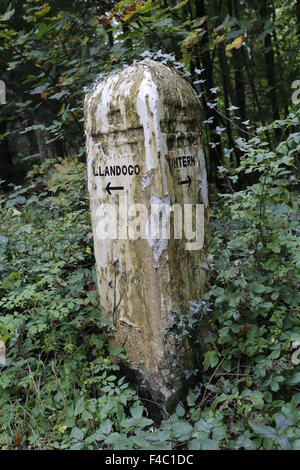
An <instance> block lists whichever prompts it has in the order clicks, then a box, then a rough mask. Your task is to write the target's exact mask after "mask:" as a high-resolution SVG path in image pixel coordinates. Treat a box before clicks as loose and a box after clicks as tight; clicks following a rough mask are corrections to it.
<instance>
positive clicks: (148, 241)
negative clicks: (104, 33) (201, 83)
mask: <svg viewBox="0 0 300 470" xmlns="http://www.w3.org/2000/svg"><path fill="white" fill-rule="evenodd" d="M200 124H201V112H200V108H199V104H198V101H197V98H196V96H195V93H194V91H193V89H192V88H191V86H190V85H189V84H188V83H187V82H186V81H185V80H184V79H183V78H181V77H180V76H179V75H178V74H177V73H176V72H175V71H173V70H171V69H170V68H168V67H166V66H164V65H162V64H159V63H156V62H154V61H151V60H145V61H143V62H140V63H138V64H135V65H133V66H130V67H127V68H125V69H123V70H121V71H119V72H117V73H115V74H113V75H111V76H110V77H108V78H107V79H106V80H105V81H103V82H101V83H99V84H97V85H96V86H95V87H94V89H93V90H92V91H91V92H90V93H89V94H88V95H87V97H86V102H85V130H86V140H87V155H88V185H89V193H90V206H91V216H92V226H93V233H94V246H95V259H96V265H97V275H98V290H99V294H100V301H101V305H102V308H103V312H104V314H105V315H106V316H107V317H109V318H110V319H111V320H112V322H113V325H114V341H115V343H116V344H117V345H121V346H123V347H124V349H125V350H126V353H127V357H128V363H127V364H126V366H127V367H128V368H129V369H130V370H131V372H133V373H134V376H135V379H136V381H137V383H138V385H139V388H140V391H144V393H146V394H148V396H151V398H152V399H153V400H154V401H156V402H160V403H162V404H163V405H164V406H166V407H167V408H172V406H173V404H174V403H175V402H176V400H177V399H178V398H179V397H180V394H181V393H182V390H183V383H184V379H183V370H185V369H187V368H192V366H193V365H194V364H193V363H194V361H195V357H196V356H198V355H199V351H198V350H197V348H198V345H193V344H188V343H185V344H183V345H181V346H183V348H184V350H185V354H184V355H183V357H180V358H179V357H178V355H177V354H176V350H177V348H178V345H176V341H174V339H173V337H172V335H171V334H170V333H168V329H169V328H170V326H172V320H171V319H170V318H171V317H170V313H171V312H172V309H174V307H175V306H177V307H178V308H179V309H181V310H182V311H183V312H184V309H186V307H187V306H188V302H189V301H190V300H193V299H194V300H197V301H200V299H201V296H202V295H203V291H204V286H205V277H206V276H205V270H204V269H203V260H204V259H205V255H206V250H207V242H208V239H209V231H208V198H207V183H206V169H205V160H204V154H203V150H202V146H201V140H200V132H201V129H200ZM103 207H105V208H106V211H107V210H108V212H109V213H108V214H106V218H105V217H103ZM157 207H160V208H161V209H162V211H161V212H160V210H159V217H158V219H157V220H159V221H161V219H162V218H163V217H164V216H165V215H166V213H168V214H167V215H169V226H168V224H167V223H166V224H165V226H164V227H160V232H159V233H160V236H153V231H152V229H153V226H154V219H153V217H152V216H151V213H152V212H153V210H154V209H155V208H157ZM191 207H192V208H194V212H193V211H192V212H189V210H190V208H191ZM107 208H108V209H107ZM197 208H198V209H197ZM115 209H116V210H115ZM197 210H198V212H197ZM151 211H152V212H151ZM164 211H165V213H164ZM141 214H143V217H144V218H142V217H141ZM191 214H192V215H191ZM195 214H196V215H195ZM197 214H198V215H199V217H200V215H201V216H202V219H203V220H202V219H201V220H202V222H203V234H202V236H201V237H200V238H199V240H200V241H199V240H197V243H196V244H195V245H194V244H193V240H192V239H191V236H192V234H193V233H194V232H193V231H191V227H189V223H190V225H193V226H195V224H196V226H198V225H197V220H198V219H197ZM180 216H182V218H180ZM199 220H200V219H199ZM143 221H145V224H143ZM115 222H116V223H117V225H116V227H117V230H116V231H115V230H113V233H114V236H107V237H104V236H103V232H105V230H106V228H107V226H109V225H110V224H113V223H115ZM159 223H160V222H159ZM162 224H163V222H162ZM133 227H134V228H135V231H134V230H133ZM168 228H169V233H170V236H166V233H167V234H168ZM136 231H140V236H136ZM194 231H195V230H194ZM99 233H101V234H102V235H101V236H99Z"/></svg>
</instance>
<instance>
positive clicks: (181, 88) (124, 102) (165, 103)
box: [85, 59, 200, 135]
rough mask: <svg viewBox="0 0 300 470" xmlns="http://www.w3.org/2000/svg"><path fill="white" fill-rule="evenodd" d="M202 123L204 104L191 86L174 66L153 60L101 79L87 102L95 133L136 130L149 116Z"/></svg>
mask: <svg viewBox="0 0 300 470" xmlns="http://www.w3.org/2000/svg"><path fill="white" fill-rule="evenodd" d="M149 113H150V114H153V115H156V116H157V124H158V125H159V124H160V123H162V122H164V121H168V122H169V121H172V120H175V121H177V122H183V123H185V124H186V123H187V122H190V123H191V125H192V126H193V127H195V125H196V126H200V106H199V103H198V100H197V97H196V94H195V92H194V90H193V89H192V87H191V85H190V84H189V83H188V82H187V81H186V80H185V79H183V78H182V77H181V76H180V75H179V74H178V73H177V72H176V71H175V70H174V69H171V68H169V67H167V66H166V65H163V64H161V63H159V62H155V61H153V60H150V59H146V60H143V61H142V62H138V63H136V64H134V65H131V66H129V67H126V68H124V69H122V70H120V71H118V72H116V73H114V74H112V75H110V76H109V77H108V78H106V79H105V80H103V81H102V82H100V83H99V84H98V85H97V86H96V87H95V89H94V90H93V91H92V92H91V93H89V94H88V95H87V97H86V101H85V119H86V129H87V131H88V132H89V133H90V134H91V135H96V134H104V133H110V132H118V131H122V130H125V129H135V128H138V127H140V126H141V125H143V122H144V120H145V119H146V116H149Z"/></svg>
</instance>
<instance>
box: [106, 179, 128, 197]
mask: <svg viewBox="0 0 300 470" xmlns="http://www.w3.org/2000/svg"><path fill="white" fill-rule="evenodd" d="M110 184H111V183H110V182H109V183H107V186H106V188H105V189H106V191H107V192H108V194H109V195H110V196H111V194H112V191H122V190H123V189H124V186H111V185H110Z"/></svg>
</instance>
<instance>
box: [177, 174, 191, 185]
mask: <svg viewBox="0 0 300 470" xmlns="http://www.w3.org/2000/svg"><path fill="white" fill-rule="evenodd" d="M191 182H192V180H191V177H190V176H188V177H187V179H186V180H184V181H178V184H188V185H189V187H190V186H191Z"/></svg>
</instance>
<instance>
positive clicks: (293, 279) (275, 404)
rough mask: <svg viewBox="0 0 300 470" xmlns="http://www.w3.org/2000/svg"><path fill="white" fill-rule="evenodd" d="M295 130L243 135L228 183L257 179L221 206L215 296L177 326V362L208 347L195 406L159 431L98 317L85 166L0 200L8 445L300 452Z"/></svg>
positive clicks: (173, 331)
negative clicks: (192, 344)
mask: <svg viewBox="0 0 300 470" xmlns="http://www.w3.org/2000/svg"><path fill="white" fill-rule="evenodd" d="M298 124H299V116H298V114H296V115H291V116H289V118H288V119H286V120H285V121H282V122H277V123H275V124H274V125H276V126H277V127H278V128H280V129H281V130H282V131H284V132H286V131H287V130H288V127H290V126H293V129H294V132H293V133H290V134H288V133H286V135H287V137H286V138H285V139H282V141H281V143H280V144H279V145H278V147H277V149H276V150H275V151H270V150H268V147H267V145H266V143H265V142H264V141H263V138H262V134H259V133H258V135H257V136H256V137H255V138H253V139H251V140H248V141H245V140H240V141H239V146H240V148H241V149H242V151H243V155H244V156H243V158H242V160H241V165H240V167H239V168H238V169H237V170H236V171H234V174H233V175H230V173H229V170H226V171H228V173H226V177H228V178H229V177H233V178H236V177H239V176H240V175H242V174H243V175H244V174H248V173H249V172H251V175H252V177H253V178H255V179H256V181H255V182H254V183H253V184H252V185H251V186H248V187H247V188H246V189H245V190H241V191H238V192H233V193H232V194H226V195H223V196H220V199H219V200H218V201H216V202H215V204H214V207H213V209H212V215H211V218H212V229H213V237H212V240H213V244H212V247H211V252H210V255H209V256H208V259H207V264H208V268H209V269H210V272H211V277H210V288H209V291H208V292H207V294H206V295H205V297H204V299H203V301H202V303H201V304H200V305H198V304H197V303H196V302H195V301H193V302H191V303H190V306H189V309H188V310H187V311H186V312H184V313H181V312H178V311H177V310H176V309H174V312H173V314H172V315H173V317H172V319H171V323H170V325H169V326H168V328H169V329H168V333H169V334H170V335H171V336H172V337H173V340H174V351H171V352H170V354H171V356H172V354H176V355H181V354H182V349H181V348H182V345H183V343H184V342H185V341H198V342H199V349H200V347H201V348H202V347H203V346H204V347H205V350H206V353H205V358H204V364H203V370H202V371H186V374H187V377H190V376H194V377H193V380H194V386H193V388H192V389H191V390H190V392H189V394H188V397H187V400H186V403H184V404H181V403H179V404H178V406H177V409H176V411H175V413H174V414H173V415H172V416H170V417H169V418H167V419H165V420H163V421H162V423H161V424H160V425H159V426H155V424H154V423H153V422H152V420H151V419H149V418H148V417H147V411H146V409H145V408H144V407H143V406H142V404H141V402H140V400H139V398H138V397H137V396H136V393H135V392H134V391H133V390H132V389H131V388H130V387H129V386H128V384H127V383H126V381H125V378H124V377H122V376H121V374H120V370H119V365H118V363H119V360H120V359H124V357H125V356H124V353H123V352H122V351H121V350H119V349H114V348H113V347H112V346H111V344H110V343H109V336H110V331H111V325H110V324H109V323H108V322H107V321H105V320H104V319H103V318H102V316H101V309H100V307H99V299H98V295H97V290H96V287H95V284H96V280H95V272H94V259H93V256H92V251H93V248H92V235H91V232H90V223H89V210H88V200H87V195H86V181H85V165H84V164H82V163H79V162H78V161H76V160H74V161H69V162H68V161H67V160H66V159H65V160H61V161H60V162H59V163H55V161H51V160H45V162H44V163H43V165H41V166H39V167H34V168H33V170H32V171H31V173H30V174H29V178H28V180H27V181H28V182H27V184H26V185H25V186H24V187H15V188H13V189H12V190H11V191H10V193H9V194H7V195H6V197H4V195H2V196H1V200H0V204H1V209H0V210H1V234H0V248H1V249H0V259H1V264H0V265H1V284H0V294H1V300H0V308H1V318H0V338H1V340H2V341H4V342H5V344H6V346H7V364H6V366H2V368H1V375H0V388H1V398H0V408H1V415H0V445H1V447H2V448H14V447H17V446H21V447H23V448H36V449H40V448H43V449H46V448H49V449H53V448H61V449H64V448H67V449H95V448H96V449H97V448H98V449H105V448H113V449H140V448H141V449H153V450H154V449H176V448H188V449H190V450H196V449H199V450H208V449H209V450H211V449H228V448H229V449H261V448H264V449H298V448H299V443H300V411H299V403H300V393H299V391H298V390H299V384H300V368H299V367H300V366H299V364H298V362H299V361H298V360H297V357H294V355H293V353H295V350H294V349H293V348H295V347H298V346H299V339H300V336H299V322H300V319H299V265H300V259H299V253H300V250H299V193H298V192H297V187H298V184H299V182H298V180H297V172H296V169H295V162H296V159H297V158H298V156H299V150H300V133H299V132H297V131H296V129H297V126H298ZM260 132H263V130H260ZM222 171H224V169H222ZM220 206H221V208H222V209H220ZM100 302H101V299H100ZM202 319H205V320H206V321H207V322H208V323H209V331H208V334H207V335H206V336H205V337H204V338H202V337H201V335H200V336H199V322H200V321H202ZM295 345H296V346H295ZM297 345H298V346H297ZM296 352H297V351H296ZM171 359H172V357H171ZM196 372H197V374H196V375H197V377H195V373H196Z"/></svg>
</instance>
